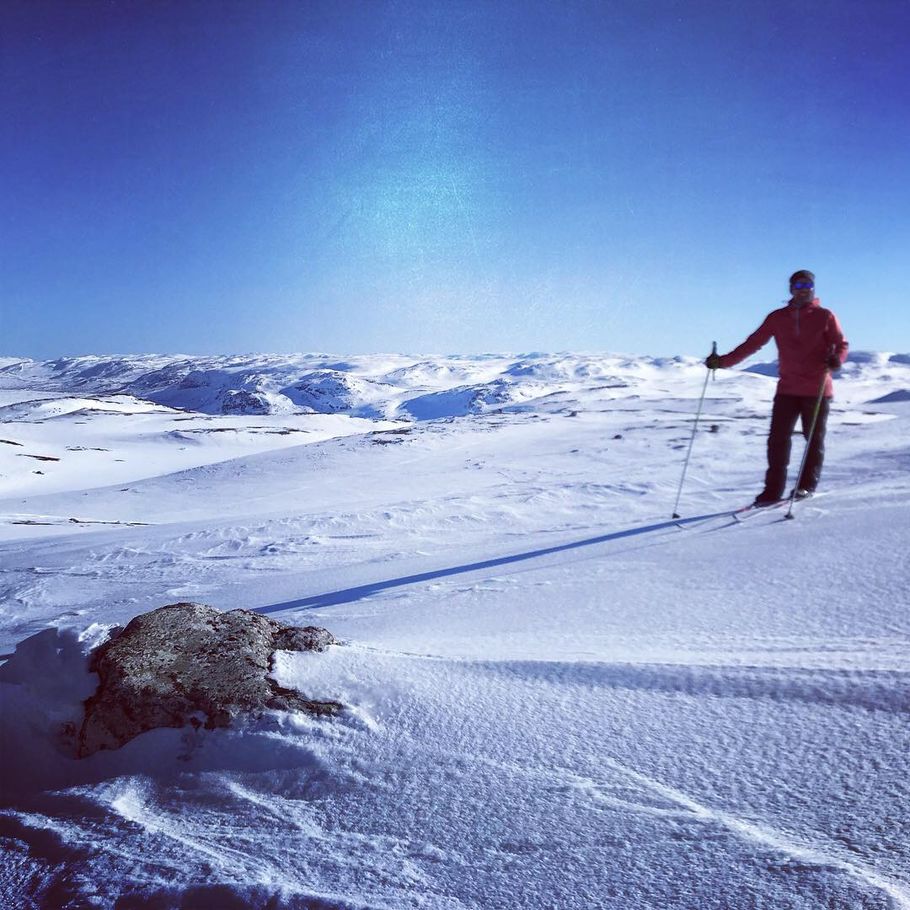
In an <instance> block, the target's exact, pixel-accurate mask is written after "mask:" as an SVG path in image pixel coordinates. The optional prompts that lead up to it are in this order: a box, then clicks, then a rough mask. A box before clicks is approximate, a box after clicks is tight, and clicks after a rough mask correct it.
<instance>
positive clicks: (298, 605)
mask: <svg viewBox="0 0 910 910" xmlns="http://www.w3.org/2000/svg"><path fill="white" fill-rule="evenodd" d="M729 515H730V512H729V511H726V512H714V513H712V514H710V515H696V516H693V517H692V518H676V519H671V520H669V521H661V522H658V523H657V524H653V525H645V526H644V527H641V528H628V529H627V530H625V531H614V532H613V533H612V534H600V535H598V536H597V537H588V538H586V539H585V540H575V541H572V542H571V543H563V544H559V545H558V546H554V547H543V548H541V549H539V550H528V551H527V552H526V553H513V554H512V555H511V556H499V557H497V558H496V559H484V560H481V561H480V562H469V563H466V564H465V565H462V566H451V567H450V568H447V569H434V570H433V571H432V572H418V573H417V574H415V575H403V576H402V577H401V578H389V579H386V580H385V581H374V582H370V583H369V584H365V585H357V586H356V587H353V588H343V589H342V590H340V591H328V592H326V593H325V594H314V595H313V596H312V597H301V598H300V599H299V600H287V601H285V602H284V603H278V604H271V605H269V606H265V607H257V608H256V609H255V610H254V611H253V612H254V613H280V612H282V611H283V610H314V609H316V608H318V607H331V606H335V605H336V604H346V603H352V602H353V601H355V600H361V599H362V598H364V597H369V596H370V595H372V594H377V593H378V592H379V591H387V590H388V589H389V588H401V587H404V586H405V585H413V584H417V583H419V582H422V581H433V580H434V579H437V578H447V577H449V576H450V575H463V574H464V573H466V572H477V571H479V570H480V569H494V568H496V567H498V566H506V565H509V564H510V563H513V562H523V561H525V560H528V559H537V558H538V557H540V556H549V555H550V554H552V553H564V552H566V551H567V550H577V549H579V548H580V547H590V546H593V545H595V544H599V543H607V542H608V541H610V540H621V539H622V538H624V537H637V536H638V535H639V534H650V533H652V532H653V531H662V530H665V529H667V528H674V527H679V526H680V525H685V524H694V523H696V522H700V521H706V520H707V519H709V518H723V517H727V516H729Z"/></svg>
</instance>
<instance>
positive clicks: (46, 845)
mask: <svg viewBox="0 0 910 910" xmlns="http://www.w3.org/2000/svg"><path fill="white" fill-rule="evenodd" d="M774 373H775V369H774V365H773V364H768V363H753V364H752V365H751V366H747V367H746V368H745V369H743V370H734V371H721V372H719V373H718V374H717V376H716V378H715V379H714V380H713V381H711V380H709V381H708V382H707V394H706V397H705V401H704V409H703V411H702V414H701V419H700V421H699V423H698V429H697V432H696V434H695V436H694V442H693V445H692V449H691V461H690V463H689V467H688V472H687V474H686V480H685V486H684V488H683V490H682V495H681V498H680V501H679V507H678V510H677V511H678V512H679V513H680V514H681V515H682V516H683V517H682V519H681V520H679V521H673V520H671V515H672V513H673V511H674V502H675V500H676V496H677V492H678V488H679V482H680V478H681V472H682V467H683V463H684V460H685V457H686V453H687V450H688V448H689V443H690V439H691V438H692V428H693V421H694V418H695V412H696V407H697V404H698V400H699V396H700V394H701V390H702V388H703V386H704V383H705V378H706V375H705V369H704V367H703V366H702V365H701V364H700V362H699V361H698V360H696V359H694V358H689V357H677V358H654V357H626V356H617V355H581V354H559V355H549V354H539V353H537V354H525V355H499V354H489V355H481V356H431V357H408V356H403V355H389V356H379V355H370V356H352V357H337V356H326V355H299V356H285V357H278V356H249V357H205V358H203V357H183V356H135V357H80V358H70V359H61V360H56V361H50V362H35V361H29V360H17V359H13V358H5V359H0V637H2V641H0V655H2V657H0V660H2V665H0V697H2V715H0V734H2V763H3V767H2V794H0V848H2V860H0V861H2V867H0V905H2V907H4V908H9V910H21V908H29V910H39V908H89V907H91V908H118V910H129V908H155V910H169V908H214V910H234V908H261V910H266V908H268V910H292V908H317V910H367V908H369V910H395V908H430V910H435V908H440V910H462V908H503V910H521V908H529V910H532V908H533V910H539V908H560V910H561V908H579V910H589V908H611V910H613V908H616V910H640V908H649V910H650V908H654V910H665V908H685V910H690V908H691V910H708V908H718V910H726V908H737V910H738V908H743V910H745V908H769V910H770V908H773V910H787V908H805V910H827V908H835V910H873V908H874V910H879V908H881V910H884V908H910V356H908V355H906V354H882V353H854V354H851V357H850V359H849V360H848V362H847V363H846V364H845V366H844V368H843V369H842V370H841V371H840V372H839V373H838V374H837V376H836V377H835V390H836V391H835V394H836V397H835V400H834V403H833V405H832V411H831V417H830V421H829V428H828V444H827V449H828V453H827V460H826V464H825V470H824V476H823V478H822V485H821V487H820V490H819V495H818V496H816V497H815V498H813V499H810V500H807V501H805V502H800V503H797V504H796V505H795V506H794V509H793V516H794V518H795V520H791V521H786V520H784V515H785V512H786V509H785V508H781V507H778V508H774V509H769V510H761V511H758V512H749V513H746V514H744V515H740V516H737V515H734V514H733V513H734V511H735V510H736V509H737V508H738V507H741V506H744V505H746V504H747V503H749V502H750V501H751V500H752V498H753V497H754V496H755V494H756V493H758V491H759V490H760V489H761V486H762V479H763V476H764V469H765V464H764V460H765V439H766V435H767V428H768V420H769V415H770V407H771V400H772V397H773V394H774V386H775V380H774ZM802 450H803V441H802V438H801V437H800V436H798V435H797V436H794V445H793V463H792V464H791V478H792V477H793V475H794V474H795V470H796V467H797V465H798V463H799V459H800V457H801V454H802ZM180 601H193V602H197V603H204V604H208V605H210V606H212V607H215V608H216V609H218V610H230V609H235V608H244V609H247V610H254V611H258V612H260V613H262V614H264V615H267V616H269V617H272V618H274V619H276V620H280V621H281V622H282V623H285V624H290V625H298V626H307V625H315V626H321V627H324V628H326V629H328V630H329V632H331V633H332V634H333V635H334V636H335V637H336V638H338V639H340V640H341V641H342V642H343V644H342V645H339V646H337V647H333V648H331V649H329V650H328V651H326V652H325V653H321V654H314V653H297V652H289V651H278V652H276V656H275V659H274V662H273V668H272V673H273V677H274V678H275V679H276V681H277V682H278V683H279V684H280V685H281V686H284V687H287V688H292V689H295V690H298V691H299V692H300V693H302V694H303V695H304V696H305V697H306V698H310V699H317V700H337V701H338V702H341V703H342V704H343V705H344V706H345V709H344V710H343V711H342V712H341V713H340V714H339V715H338V716H336V717H314V716H309V715H307V716H303V715H298V714H294V713H289V712H284V713H282V712H277V711H275V712H270V713H268V714H266V715H265V716H263V717H261V718H259V719H257V720H250V721H249V722H247V723H242V724H238V725H237V726H235V727H232V728H228V729H218V730H210V731H206V730H192V729H157V730H151V731H149V732H146V733H143V734H142V735H140V736H138V737H136V738H135V739H133V740H131V741H130V742H129V743H127V744H126V745H125V746H123V747H122V748H120V749H116V750H105V751H101V752H98V753H96V754H94V755H91V756H90V757H88V758H83V759H76V758H74V757H72V755H71V754H69V753H67V751H66V750H65V748H64V746H63V745H62V740H61V739H60V731H61V730H63V729H65V728H66V725H67V724H70V725H72V724H74V723H78V720H79V717H80V712H81V711H82V703H83V701H84V700H85V699H86V698H88V697H89V696H90V695H91V694H92V693H93V692H94V690H95V687H96V684H97V678H96V677H94V676H93V675H92V674H91V673H89V670H88V654H89V652H90V651H91V649H92V648H93V647H95V646H97V645H98V644H99V643H101V642H103V641H104V640H105V638H106V636H107V635H108V634H109V633H110V630H111V629H112V628H113V627H115V626H118V625H123V624H125V623H126V622H128V621H129V620H130V619H131V618H132V617H134V616H137V615H139V614H140V613H144V612H147V611H149V610H153V609H156V608H158V607H162V606H164V605H166V604H172V603H175V602H180Z"/></svg>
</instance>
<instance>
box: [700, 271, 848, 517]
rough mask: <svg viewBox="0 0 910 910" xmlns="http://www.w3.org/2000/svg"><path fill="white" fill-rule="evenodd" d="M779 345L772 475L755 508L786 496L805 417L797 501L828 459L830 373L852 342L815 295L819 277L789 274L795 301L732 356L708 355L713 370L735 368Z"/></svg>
mask: <svg viewBox="0 0 910 910" xmlns="http://www.w3.org/2000/svg"><path fill="white" fill-rule="evenodd" d="M772 338H773V339H774V340H775V342H776V343H777V351H778V361H779V369H778V374H779V376H780V379H779V380H778V383H777V392H776V394H775V396H774V407H773V408H772V411H771V432H770V434H769V436H768V472H767V474H766V475H765V488H764V490H762V492H761V493H759V494H758V496H757V497H756V498H755V505H757V506H763V505H771V504H772V503H775V502H778V501H779V500H780V499H781V498H782V497H783V495H784V487H785V486H786V484H787V465H788V464H789V463H790V437H791V436H792V435H793V429H794V427H795V426H796V420H797V418H798V417H799V418H801V419H802V431H803V436H804V437H805V438H806V439H807V440H808V446H809V448H808V452H807V454H806V459H805V468H804V469H803V472H802V475H801V476H800V477H798V478H797V479H796V486H795V487H794V489H793V491H792V492H791V496H793V498H794V499H806V498H807V497H809V496H811V495H812V494H813V493H814V492H815V488H816V486H817V485H818V480H819V477H820V476H821V470H822V461H823V460H824V456H825V426H826V423H827V420H828V410H829V407H830V403H831V398H832V396H833V395H834V387H833V383H832V382H831V375H830V371H831V370H838V369H840V367H841V366H842V365H843V363H844V361H845V360H846V359H847V347H848V346H847V340H846V339H845V338H844V334H843V332H842V331H841V327H840V324H839V323H838V321H837V317H836V316H835V315H834V313H832V312H831V310H826V309H824V308H823V307H822V305H821V301H820V300H819V299H818V298H817V297H816V296H815V275H813V274H812V272H810V271H807V270H806V269H800V271H798V272H794V273H793V274H792V275H791V276H790V301H789V302H788V303H787V305H786V306H784V307H781V308H780V309H778V310H774V311H773V312H771V313H769V314H768V316H767V317H766V318H765V321H764V322H763V323H762V324H761V325H760V326H759V327H758V329H756V331H754V332H753V333H752V334H751V335H750V336H749V337H748V338H747V339H746V340H745V341H744V342H743V343H742V344H741V345H740V346H739V347H737V348H734V349H733V350H732V351H730V353H729V354H722V355H721V354H709V355H708V357H707V359H706V360H705V366H706V367H707V368H708V369H709V370H716V369H718V368H722V367H732V366H734V365H735V364H737V363H739V362H740V361H741V360H745V359H746V358H747V357H749V356H750V355H751V354H754V353H755V352H756V351H757V350H758V349H759V348H761V347H763V346H764V345H765V344H767V343H768V342H769V341H770V340H771V339H772ZM816 405H817V406H818V416H817V418H816V421H815V432H814V433H813V434H812V439H811V440H809V432H810V428H811V426H812V418H813V414H814V412H815V409H816Z"/></svg>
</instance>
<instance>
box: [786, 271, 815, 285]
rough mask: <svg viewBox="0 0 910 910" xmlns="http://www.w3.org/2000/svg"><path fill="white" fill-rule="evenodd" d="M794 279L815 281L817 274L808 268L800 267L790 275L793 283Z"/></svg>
mask: <svg viewBox="0 0 910 910" xmlns="http://www.w3.org/2000/svg"><path fill="white" fill-rule="evenodd" d="M794 281H811V282H812V283H813V284H814V283H815V275H813V274H812V272H810V271H809V270H808V269H800V270H799V271H798V272H794V273H793V274H792V275H791V276H790V284H793V282H794Z"/></svg>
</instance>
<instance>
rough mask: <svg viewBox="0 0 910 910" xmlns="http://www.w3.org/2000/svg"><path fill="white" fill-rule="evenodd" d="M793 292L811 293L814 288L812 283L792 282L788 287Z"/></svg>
mask: <svg viewBox="0 0 910 910" xmlns="http://www.w3.org/2000/svg"><path fill="white" fill-rule="evenodd" d="M790 287H791V288H793V290H794V291H811V290H812V288H814V287H815V282H814V281H794V282H793V284H791V285H790Z"/></svg>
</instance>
